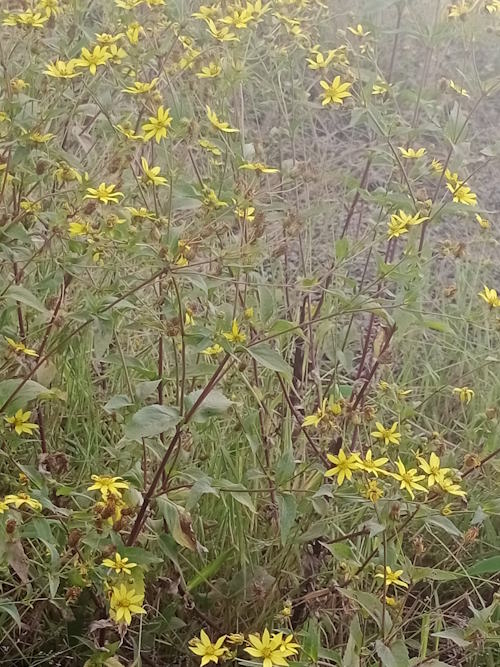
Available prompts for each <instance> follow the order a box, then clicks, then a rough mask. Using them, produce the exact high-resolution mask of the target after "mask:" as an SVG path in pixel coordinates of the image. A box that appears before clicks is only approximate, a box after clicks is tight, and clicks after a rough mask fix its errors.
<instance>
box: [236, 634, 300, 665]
mask: <svg viewBox="0 0 500 667" xmlns="http://www.w3.org/2000/svg"><path fill="white" fill-rule="evenodd" d="M282 642H283V639H282V633H281V632H280V633H278V634H276V635H273V636H271V635H270V633H269V630H268V629H267V628H266V629H265V630H264V632H263V633H262V636H260V635H259V634H255V635H248V643H249V644H250V646H248V647H247V648H245V651H246V652H247V653H249V654H250V655H251V656H252V658H260V659H261V660H262V667H274V666H275V665H276V666H277V667H288V661H287V660H286V658H287V656H288V655H290V654H289V653H287V652H283V651H282V650H281V645H282Z"/></svg>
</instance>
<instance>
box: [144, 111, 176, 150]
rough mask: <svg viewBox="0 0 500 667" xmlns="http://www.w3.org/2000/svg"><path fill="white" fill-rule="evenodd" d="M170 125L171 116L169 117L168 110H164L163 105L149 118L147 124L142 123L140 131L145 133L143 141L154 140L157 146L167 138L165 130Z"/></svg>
mask: <svg viewBox="0 0 500 667" xmlns="http://www.w3.org/2000/svg"><path fill="white" fill-rule="evenodd" d="M171 124H172V116H171V115H170V109H164V108H163V105H162V106H160V107H158V110H157V112H156V116H150V117H149V122H148V123H144V125H143V126H142V130H143V132H145V134H144V141H149V140H150V139H153V138H154V139H155V141H156V143H157V144H159V143H160V141H161V140H162V139H164V138H165V137H166V136H167V130H168V129H169V128H170V126H171Z"/></svg>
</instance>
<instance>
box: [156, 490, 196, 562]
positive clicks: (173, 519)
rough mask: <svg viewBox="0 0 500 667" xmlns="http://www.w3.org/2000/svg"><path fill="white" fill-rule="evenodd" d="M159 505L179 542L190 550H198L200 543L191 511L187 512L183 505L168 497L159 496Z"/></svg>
mask: <svg viewBox="0 0 500 667" xmlns="http://www.w3.org/2000/svg"><path fill="white" fill-rule="evenodd" d="M158 507H159V508H160V511H161V513H162V515H163V517H164V519H165V521H166V522H167V526H168V529H169V531H170V533H171V535H172V537H173V538H174V540H175V541H176V542H177V544H180V545H181V546H183V547H186V549H189V550H190V551H196V550H197V546H198V543H197V540H196V536H195V534H194V531H193V526H192V523H191V515H190V514H189V512H186V510H184V509H183V508H182V507H180V506H179V505H176V504H175V503H173V502H172V501H170V500H168V499H166V498H158Z"/></svg>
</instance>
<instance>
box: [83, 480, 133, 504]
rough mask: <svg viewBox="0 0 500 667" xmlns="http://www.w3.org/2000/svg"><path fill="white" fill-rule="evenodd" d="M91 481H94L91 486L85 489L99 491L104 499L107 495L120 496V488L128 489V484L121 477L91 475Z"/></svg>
mask: <svg viewBox="0 0 500 667" xmlns="http://www.w3.org/2000/svg"><path fill="white" fill-rule="evenodd" d="M91 479H92V481H93V482H94V483H93V484H92V486H89V487H88V488H87V491H100V493H101V496H102V497H103V499H104V500H106V499H107V498H108V496H110V495H111V496H115V498H121V497H122V493H121V490H120V489H128V488H130V485H129V483H128V482H125V481H123V479H122V478H121V477H109V476H107V475H92V478H91Z"/></svg>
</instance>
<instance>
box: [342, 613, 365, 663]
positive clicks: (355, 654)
mask: <svg viewBox="0 0 500 667" xmlns="http://www.w3.org/2000/svg"><path fill="white" fill-rule="evenodd" d="M362 646H363V634H362V632H361V627H360V625H359V619H358V615H357V614H355V615H354V616H353V619H352V621H351V625H350V628H349V639H348V640H347V646H346V649H345V652H344V657H343V658H342V667H360V661H359V656H360V653H361V648H362Z"/></svg>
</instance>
